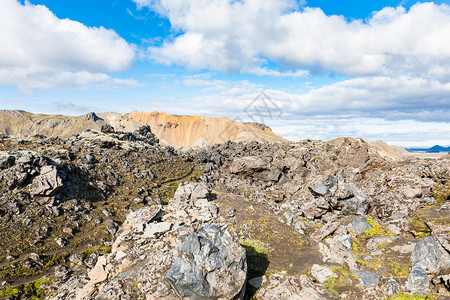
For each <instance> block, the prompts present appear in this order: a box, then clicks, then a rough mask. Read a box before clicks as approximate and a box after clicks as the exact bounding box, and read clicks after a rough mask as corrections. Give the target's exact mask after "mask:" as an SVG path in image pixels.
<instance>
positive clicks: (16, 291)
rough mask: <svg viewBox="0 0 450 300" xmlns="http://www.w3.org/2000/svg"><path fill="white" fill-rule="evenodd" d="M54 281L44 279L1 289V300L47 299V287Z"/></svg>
mask: <svg viewBox="0 0 450 300" xmlns="http://www.w3.org/2000/svg"><path fill="white" fill-rule="evenodd" d="M51 281H52V279H51V278H47V277H43V278H40V279H38V280H36V281H33V282H30V283H26V284H22V285H19V286H16V287H4V288H1V289H0V300H6V299H14V300H15V299H32V300H38V299H43V298H44V297H45V286H46V285H48V284H49V283H50V282H51Z"/></svg>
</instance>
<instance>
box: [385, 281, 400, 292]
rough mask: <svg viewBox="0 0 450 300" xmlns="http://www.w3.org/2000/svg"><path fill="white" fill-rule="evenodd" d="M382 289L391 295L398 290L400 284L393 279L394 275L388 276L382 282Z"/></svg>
mask: <svg viewBox="0 0 450 300" xmlns="http://www.w3.org/2000/svg"><path fill="white" fill-rule="evenodd" d="M384 289H385V290H386V293H387V294H388V295H389V296H392V295H395V294H397V293H398V292H400V284H398V282H397V280H395V277H390V278H389V279H388V280H387V281H386V283H385V284H384Z"/></svg>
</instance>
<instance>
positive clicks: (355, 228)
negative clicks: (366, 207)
mask: <svg viewBox="0 0 450 300" xmlns="http://www.w3.org/2000/svg"><path fill="white" fill-rule="evenodd" d="M350 225H351V226H350V229H349V230H350V232H353V233H356V234H362V233H363V232H364V231H367V230H370V229H372V227H371V226H370V225H369V223H368V222H367V217H360V218H356V219H354V220H353V221H352V222H351V223H350Z"/></svg>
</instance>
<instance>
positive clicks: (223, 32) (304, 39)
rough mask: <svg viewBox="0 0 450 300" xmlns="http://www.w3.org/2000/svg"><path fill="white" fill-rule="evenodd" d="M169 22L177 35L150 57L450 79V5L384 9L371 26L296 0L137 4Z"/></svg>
mask: <svg viewBox="0 0 450 300" xmlns="http://www.w3.org/2000/svg"><path fill="white" fill-rule="evenodd" d="M133 1H134V2H136V3H137V4H138V5H139V6H141V7H143V6H147V7H149V8H150V9H152V10H155V11H157V12H158V13H159V14H161V15H162V16H165V17H167V18H168V19H169V20H170V22H171V24H172V28H173V29H174V30H176V31H178V33H179V34H178V35H176V36H175V37H173V38H172V39H167V40H166V41H165V42H164V43H163V44H162V46H160V47H150V48H149V53H150V54H149V56H150V57H151V58H152V59H154V60H155V61H157V62H160V63H164V64H172V63H174V64H179V65H183V66H187V67H189V68H192V69H211V70H219V71H224V72H230V71H237V72H239V71H243V72H246V71H248V70H254V69H258V68H260V67H261V66H263V65H264V64H265V63H266V62H267V60H269V61H275V62H278V63H280V64H283V65H285V66H288V67H291V68H292V69H295V70H298V69H305V68H306V69H309V70H311V71H312V72H338V73H341V74H345V75H351V76H355V75H364V76H375V75H384V76H387V75H398V74H401V75H412V76H419V75H420V76H421V77H428V78H434V79H439V80H444V81H445V80H447V81H448V79H449V78H450V71H449V70H450V35H449V34H448V33H449V32H450V7H449V6H447V5H445V4H442V5H436V4H434V3H418V4H416V5H414V6H412V7H411V8H410V9H409V11H407V10H406V9H405V8H403V7H397V8H393V7H386V8H384V9H382V10H381V11H378V12H376V13H374V14H373V15H372V16H370V17H369V18H368V19H367V20H353V21H348V20H347V19H345V18H344V17H343V16H335V15H333V16H327V15H325V14H324V13H323V12H322V10H321V9H320V8H310V7H303V8H299V6H298V5H297V4H296V1H294V0H267V1H264V2H261V1H257V0H241V1H231V0H184V1H180V0H133Z"/></svg>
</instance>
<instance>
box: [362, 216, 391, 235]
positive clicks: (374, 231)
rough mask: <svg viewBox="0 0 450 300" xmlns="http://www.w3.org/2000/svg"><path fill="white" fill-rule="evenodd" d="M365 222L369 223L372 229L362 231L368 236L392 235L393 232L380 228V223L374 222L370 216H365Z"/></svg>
mask: <svg viewBox="0 0 450 300" xmlns="http://www.w3.org/2000/svg"><path fill="white" fill-rule="evenodd" d="M367 223H369V225H370V226H371V227H372V229H369V230H366V231H364V233H365V234H367V235H370V236H373V235H376V236H385V237H390V236H394V234H393V233H392V232H389V231H388V230H386V229H385V228H382V227H381V225H380V224H378V223H377V222H375V221H374V220H373V218H372V217H371V216H368V217H367Z"/></svg>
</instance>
